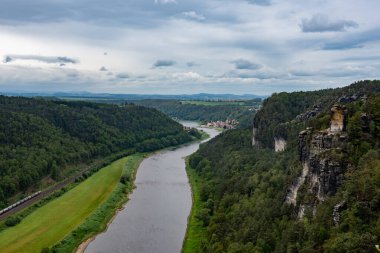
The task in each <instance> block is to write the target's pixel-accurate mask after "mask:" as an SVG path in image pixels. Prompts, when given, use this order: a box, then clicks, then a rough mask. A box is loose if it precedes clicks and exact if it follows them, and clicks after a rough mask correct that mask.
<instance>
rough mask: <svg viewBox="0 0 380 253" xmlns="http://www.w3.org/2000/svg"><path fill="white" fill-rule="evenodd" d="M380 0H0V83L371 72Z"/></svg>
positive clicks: (111, 83) (183, 84) (235, 87)
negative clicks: (0, 58)
mask: <svg viewBox="0 0 380 253" xmlns="http://www.w3.org/2000/svg"><path fill="white" fill-rule="evenodd" d="M379 10H380V1H379V0H362V1H358V0H308V1H305V0H33V1H31V0H0V57H2V60H1V62H0V92H8V91H23V92H24V91H27V92H41V91H45V92H53V91H90V92H108V93H145V94H153V93H154V94H185V93H199V92H207V93H235V94H242V93H251V94H260V95H266V94H271V93H273V92H279V91H291V90H315V89H319V88H329V87H338V86H345V85H348V84H350V83H352V82H354V81H356V80H361V79H376V78H377V79H378V78H380V15H379Z"/></svg>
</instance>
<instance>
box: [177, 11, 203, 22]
mask: <svg viewBox="0 0 380 253" xmlns="http://www.w3.org/2000/svg"><path fill="white" fill-rule="evenodd" d="M182 15H183V16H184V17H185V18H189V19H194V20H198V21H203V20H206V17H205V16H203V15H201V14H198V13H196V12H195V11H185V12H182Z"/></svg>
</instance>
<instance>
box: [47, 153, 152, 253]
mask: <svg viewBox="0 0 380 253" xmlns="http://www.w3.org/2000/svg"><path fill="white" fill-rule="evenodd" d="M146 157H147V154H139V153H137V154H133V155H131V156H129V159H128V161H127V163H126V164H125V165H124V168H123V172H122V174H121V177H120V179H119V181H120V182H119V183H118V184H117V186H116V188H115V190H114V191H113V192H112V193H111V194H110V196H109V197H108V199H106V200H105V202H104V203H102V204H101V205H100V206H99V207H98V208H97V209H96V210H95V211H94V212H93V213H92V214H91V215H90V216H89V217H88V218H87V219H86V220H85V221H84V222H83V223H82V224H80V225H79V226H78V227H77V228H76V229H75V230H73V231H72V232H70V233H69V234H68V235H67V236H66V237H65V238H64V239H63V240H62V241H60V242H59V243H58V244H56V245H55V246H53V249H54V252H62V253H63V252H75V251H77V252H84V250H85V249H86V247H87V246H88V244H89V243H90V242H91V241H92V240H94V239H95V237H96V235H98V234H99V233H102V232H103V231H105V230H106V229H107V227H108V225H109V224H110V223H111V222H112V220H113V218H114V217H115V216H116V214H117V213H118V211H120V210H121V209H122V207H123V205H124V204H125V202H127V201H128V197H129V194H130V193H131V192H132V190H133V189H134V183H133V182H134V179H135V176H136V172H137V169H138V167H139V165H140V163H141V162H142V161H143V160H144V159H145V158H146ZM123 178H125V179H124V182H122V181H123Z"/></svg>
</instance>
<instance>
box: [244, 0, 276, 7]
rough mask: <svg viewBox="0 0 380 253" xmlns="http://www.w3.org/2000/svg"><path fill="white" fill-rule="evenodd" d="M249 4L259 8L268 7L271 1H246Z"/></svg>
mask: <svg viewBox="0 0 380 253" xmlns="http://www.w3.org/2000/svg"><path fill="white" fill-rule="evenodd" d="M247 1H248V3H250V4H256V5H261V6H269V5H271V4H272V1H271V0H247Z"/></svg>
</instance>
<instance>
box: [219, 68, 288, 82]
mask: <svg viewBox="0 0 380 253" xmlns="http://www.w3.org/2000/svg"><path fill="white" fill-rule="evenodd" d="M226 77H235V78H242V79H246V78H255V79H259V80H266V79H284V78H286V75H285V74H282V73H279V72H275V71H271V70H267V71H260V72H256V71H255V72H253V71H243V72H242V71H230V72H229V73H228V74H226Z"/></svg>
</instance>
